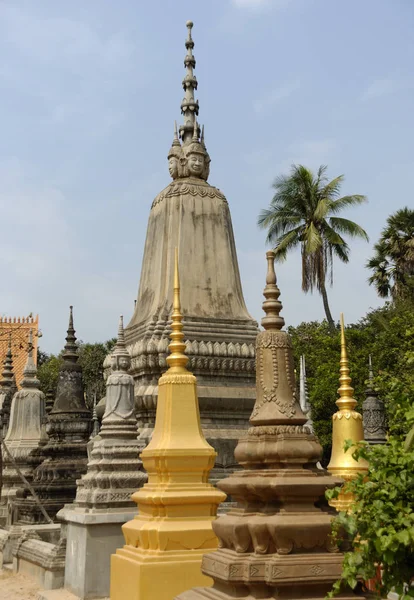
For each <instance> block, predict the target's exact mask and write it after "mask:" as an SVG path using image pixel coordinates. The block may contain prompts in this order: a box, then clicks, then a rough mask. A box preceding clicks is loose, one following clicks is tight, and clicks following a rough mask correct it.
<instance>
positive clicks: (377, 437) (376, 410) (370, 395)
mask: <svg viewBox="0 0 414 600" xmlns="http://www.w3.org/2000/svg"><path fill="white" fill-rule="evenodd" d="M362 416H363V424H364V438H365V441H366V442H368V443H369V444H385V443H386V441H387V419H386V415H385V406H384V402H383V401H382V400H381V398H379V394H378V392H377V391H376V390H375V388H374V373H373V371H372V362H371V355H369V376H368V387H367V389H366V390H365V400H364V402H363V403H362Z"/></svg>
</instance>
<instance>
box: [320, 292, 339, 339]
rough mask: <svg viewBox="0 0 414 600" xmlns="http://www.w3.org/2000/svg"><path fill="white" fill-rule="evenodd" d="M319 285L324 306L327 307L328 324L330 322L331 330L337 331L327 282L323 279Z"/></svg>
mask: <svg viewBox="0 0 414 600" xmlns="http://www.w3.org/2000/svg"><path fill="white" fill-rule="evenodd" d="M319 287H320V291H321V296H322V300H323V307H324V309H325V315H326V320H327V321H328V324H329V329H330V330H331V331H335V322H334V320H333V318H332V315H331V309H330V308H329V303H328V294H327V293H326V287H325V282H324V281H321V282H320V284H319Z"/></svg>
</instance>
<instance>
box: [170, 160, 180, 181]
mask: <svg viewBox="0 0 414 600" xmlns="http://www.w3.org/2000/svg"><path fill="white" fill-rule="evenodd" d="M168 170H169V172H170V175H171V177H172V178H173V179H177V177H178V158H176V157H175V156H171V157H170V158H169V159H168Z"/></svg>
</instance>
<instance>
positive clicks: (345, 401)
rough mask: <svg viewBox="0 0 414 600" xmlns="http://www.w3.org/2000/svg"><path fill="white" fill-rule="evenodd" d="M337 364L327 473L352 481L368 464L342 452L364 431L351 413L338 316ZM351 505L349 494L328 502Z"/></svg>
mask: <svg viewBox="0 0 414 600" xmlns="http://www.w3.org/2000/svg"><path fill="white" fill-rule="evenodd" d="M339 364H340V368H339V373H340V376H339V384H340V385H339V388H338V394H339V398H338V400H337V401H336V406H337V407H338V409H339V410H338V412H336V413H335V414H334V415H333V417H332V419H333V425H332V453H331V460H330V462H329V465H328V467H327V469H328V471H329V472H330V473H332V475H337V476H338V477H341V478H342V479H344V480H345V481H348V480H351V479H354V478H355V477H356V476H357V475H358V473H364V472H366V471H367V470H368V464H367V462H366V461H365V460H364V459H362V458H360V459H359V460H358V461H357V460H355V458H353V456H352V454H353V452H354V450H353V449H352V448H349V449H348V450H347V451H346V452H345V451H344V445H345V442H346V441H347V440H352V441H353V442H354V444H357V443H358V442H360V441H363V439H364V430H363V427H362V416H361V415H360V413H358V412H356V411H355V410H354V409H355V407H356V405H357V401H356V400H355V398H354V397H353V393H354V388H353V387H352V386H351V382H352V380H351V377H350V375H349V360H348V353H347V349H346V341H345V326H344V315H343V313H341V359H340V363H339ZM352 501H353V498H352V497H351V496H350V495H349V494H340V496H339V498H337V499H334V500H331V501H330V504H332V506H335V508H336V509H337V510H347V509H348V508H349V507H350V506H351V504H352Z"/></svg>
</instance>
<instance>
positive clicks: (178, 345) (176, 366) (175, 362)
mask: <svg viewBox="0 0 414 600" xmlns="http://www.w3.org/2000/svg"><path fill="white" fill-rule="evenodd" d="M171 319H172V323H171V334H170V339H171V342H170V344H169V346H168V348H169V350H170V353H171V354H170V355H169V356H167V363H168V366H169V369H168V371H170V372H171V371H174V372H176V373H188V371H187V369H186V365H187V363H188V356H186V355H185V354H184V350H185V343H184V333H183V323H182V321H183V316H182V314H181V301H180V274H179V271H178V248H175V260H174V295H173V311H172V315H171Z"/></svg>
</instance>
